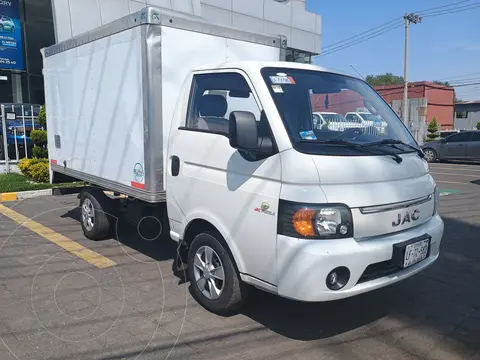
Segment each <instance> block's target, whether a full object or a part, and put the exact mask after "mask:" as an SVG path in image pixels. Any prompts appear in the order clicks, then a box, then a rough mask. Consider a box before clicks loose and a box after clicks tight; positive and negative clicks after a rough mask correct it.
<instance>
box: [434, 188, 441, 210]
mask: <svg viewBox="0 0 480 360" xmlns="http://www.w3.org/2000/svg"><path fill="white" fill-rule="evenodd" d="M433 198H434V200H433V201H434V203H433V215H432V216H435V215H437V214H438V206H439V204H440V190H439V189H438V186H435V193H434V195H433Z"/></svg>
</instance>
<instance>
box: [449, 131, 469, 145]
mask: <svg viewBox="0 0 480 360" xmlns="http://www.w3.org/2000/svg"><path fill="white" fill-rule="evenodd" d="M471 136H472V133H469V132H464V133H460V134H456V135H452V136H450V137H448V139H447V142H448V143H453V142H463V141H470V139H471Z"/></svg>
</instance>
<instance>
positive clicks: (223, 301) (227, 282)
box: [187, 231, 249, 315]
mask: <svg viewBox="0 0 480 360" xmlns="http://www.w3.org/2000/svg"><path fill="white" fill-rule="evenodd" d="M203 246H208V247H210V248H211V249H213V250H214V251H215V253H216V254H217V255H218V257H219V258H220V260H221V262H222V265H223V270H224V285H223V290H222V292H221V294H220V296H219V297H218V299H216V300H211V299H209V298H207V297H206V296H205V295H204V294H203V293H202V290H201V289H200V287H199V285H198V284H197V281H196V280H195V273H194V266H195V265H194V258H195V254H196V252H197V250H199V249H200V248H201V247H203ZM187 271H188V279H189V280H190V286H191V290H192V294H193V296H194V298H195V299H196V300H197V301H198V302H199V303H200V305H202V306H203V307H204V308H205V309H207V310H209V311H211V312H213V313H216V314H222V315H225V314H229V313H233V312H235V311H236V310H238V309H239V308H240V307H241V306H242V305H243V303H244V301H245V300H246V298H247V296H248V291H249V286H248V285H247V284H244V283H243V282H242V281H241V279H240V275H239V273H238V270H237V268H236V266H235V263H234V260H233V258H232V256H231V255H230V254H229V252H228V251H227V250H226V244H225V242H224V240H223V238H222V237H221V236H220V234H218V233H217V232H214V231H209V232H204V233H201V234H199V235H197V236H196V237H195V238H194V239H193V241H192V243H191V245H190V248H189V251H188V268H187Z"/></svg>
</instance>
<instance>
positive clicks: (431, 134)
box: [427, 117, 440, 141]
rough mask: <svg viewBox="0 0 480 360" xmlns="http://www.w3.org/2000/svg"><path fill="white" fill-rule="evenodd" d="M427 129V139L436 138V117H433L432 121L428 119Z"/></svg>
mask: <svg viewBox="0 0 480 360" xmlns="http://www.w3.org/2000/svg"><path fill="white" fill-rule="evenodd" d="M427 131H428V134H427V141H433V140H436V139H438V137H439V135H440V134H439V133H438V122H437V118H436V117H433V119H432V121H430V123H429V124H428V128H427Z"/></svg>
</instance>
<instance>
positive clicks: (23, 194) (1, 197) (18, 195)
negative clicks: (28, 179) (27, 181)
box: [0, 187, 82, 202]
mask: <svg viewBox="0 0 480 360" xmlns="http://www.w3.org/2000/svg"><path fill="white" fill-rule="evenodd" d="M81 189H82V187H75V188H53V189H44V190H30V191H18V192H8V193H0V202H8V201H17V200H24V199H31V198H36V197H40V196H50V195H68V194H77V193H79V192H80V191H81Z"/></svg>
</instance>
